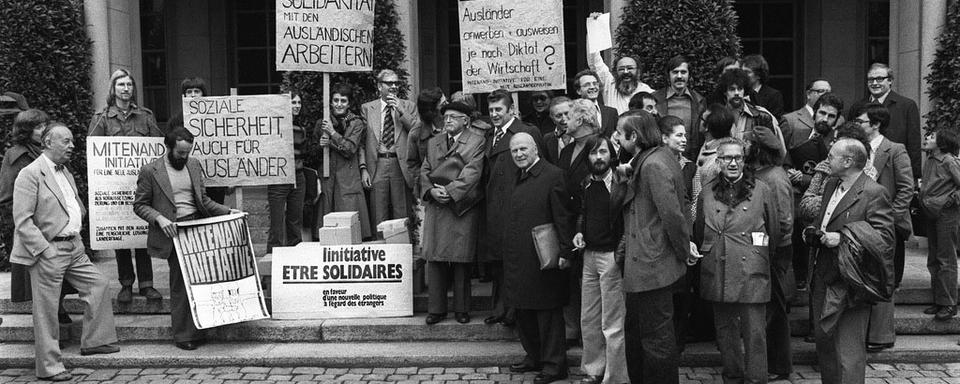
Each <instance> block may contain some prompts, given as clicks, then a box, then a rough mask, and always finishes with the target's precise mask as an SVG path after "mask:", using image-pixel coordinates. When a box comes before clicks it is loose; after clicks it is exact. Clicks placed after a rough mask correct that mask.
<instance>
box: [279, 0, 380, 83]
mask: <svg viewBox="0 0 960 384" xmlns="http://www.w3.org/2000/svg"><path fill="white" fill-rule="evenodd" d="M276 1H277V14H276V18H277V31H276V46H277V48H276V57H277V59H276V67H277V70H278V71H317V72H356V71H370V70H372V69H373V17H374V14H373V10H374V6H375V1H374V0H346V1H344V0H340V1H318V0H276Z"/></svg>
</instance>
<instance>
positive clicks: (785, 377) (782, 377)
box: [767, 373, 790, 382]
mask: <svg viewBox="0 0 960 384" xmlns="http://www.w3.org/2000/svg"><path fill="white" fill-rule="evenodd" d="M788 380H790V374H789V373H787V374H777V373H771V374H768V375H767V382H774V381H788Z"/></svg>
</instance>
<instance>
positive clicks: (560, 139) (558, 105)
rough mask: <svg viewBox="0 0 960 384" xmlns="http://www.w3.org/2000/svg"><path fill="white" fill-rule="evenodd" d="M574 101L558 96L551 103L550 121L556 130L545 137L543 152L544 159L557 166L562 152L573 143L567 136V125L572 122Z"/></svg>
mask: <svg viewBox="0 0 960 384" xmlns="http://www.w3.org/2000/svg"><path fill="white" fill-rule="evenodd" d="M572 103H573V102H572V101H571V100H570V98H569V97H566V96H557V97H554V98H553V100H551V101H550V119H552V120H553V125H554V127H555V128H554V130H553V131H550V132H548V133H547V134H546V135H543V144H544V149H543V151H542V152H541V153H542V154H543V156H541V157H543V159H544V160H546V161H548V162H550V164H553V165H557V163H558V161H559V160H560V151H563V148H565V147H566V146H567V144H570V142H572V141H573V138H572V137H570V135H568V134H567V123H568V122H569V121H570V116H569V112H570V106H571V105H572Z"/></svg>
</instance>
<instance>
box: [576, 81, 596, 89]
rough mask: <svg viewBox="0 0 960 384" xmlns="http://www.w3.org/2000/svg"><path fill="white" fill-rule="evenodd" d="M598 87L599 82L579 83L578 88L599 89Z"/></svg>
mask: <svg viewBox="0 0 960 384" xmlns="http://www.w3.org/2000/svg"><path fill="white" fill-rule="evenodd" d="M599 86H600V82H597V81H589V82H586V83H580V88H584V87H599Z"/></svg>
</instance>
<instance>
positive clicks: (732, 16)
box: [611, 0, 740, 94]
mask: <svg viewBox="0 0 960 384" xmlns="http://www.w3.org/2000/svg"><path fill="white" fill-rule="evenodd" d="M616 45H617V53H618V55H632V56H634V57H638V58H639V59H640V61H641V64H642V65H643V72H642V73H640V78H641V79H643V80H644V81H645V82H647V83H648V84H650V86H651V87H653V88H654V89H659V88H663V87H666V86H667V82H668V79H667V71H668V69H667V68H665V66H666V64H667V61H668V60H670V58H671V57H674V56H676V55H688V56H689V57H690V74H691V81H690V83H691V84H690V86H691V87H692V88H693V89H696V90H698V91H699V92H700V93H703V94H707V93H709V92H711V91H712V90H713V88H714V85H715V84H716V80H717V74H715V73H714V67H715V66H716V64H717V62H718V61H719V60H720V59H722V58H723V57H725V56H739V54H740V38H739V37H738V36H737V14H736V12H735V11H734V10H733V6H732V2H731V0H631V1H630V2H629V3H628V4H627V5H626V6H625V7H624V12H623V20H622V21H621V23H620V26H619V27H618V28H617V31H616ZM611 64H612V63H611ZM611 66H612V65H611Z"/></svg>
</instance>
